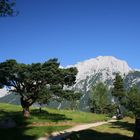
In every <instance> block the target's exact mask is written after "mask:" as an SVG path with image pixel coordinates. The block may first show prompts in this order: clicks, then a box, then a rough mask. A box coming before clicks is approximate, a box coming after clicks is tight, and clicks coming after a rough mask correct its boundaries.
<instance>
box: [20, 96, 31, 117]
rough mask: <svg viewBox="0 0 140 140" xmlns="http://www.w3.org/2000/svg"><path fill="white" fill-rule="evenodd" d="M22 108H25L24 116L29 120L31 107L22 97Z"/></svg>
mask: <svg viewBox="0 0 140 140" xmlns="http://www.w3.org/2000/svg"><path fill="white" fill-rule="evenodd" d="M21 106H22V108H23V116H24V117H26V118H28V117H29V116H30V111H29V107H30V105H29V103H28V102H27V101H26V100H25V99H24V98H23V97H21Z"/></svg>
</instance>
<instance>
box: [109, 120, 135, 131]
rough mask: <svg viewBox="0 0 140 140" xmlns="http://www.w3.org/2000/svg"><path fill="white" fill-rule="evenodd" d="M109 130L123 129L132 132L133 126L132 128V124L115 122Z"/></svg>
mask: <svg viewBox="0 0 140 140" xmlns="http://www.w3.org/2000/svg"><path fill="white" fill-rule="evenodd" d="M111 128H123V129H125V130H128V131H132V132H133V131H134V128H135V126H134V124H133V123H129V122H122V121H117V122H113V123H112V127H111Z"/></svg>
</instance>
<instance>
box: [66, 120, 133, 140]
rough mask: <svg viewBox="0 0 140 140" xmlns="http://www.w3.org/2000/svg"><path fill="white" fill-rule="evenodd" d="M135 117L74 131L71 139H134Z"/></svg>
mask: <svg viewBox="0 0 140 140" xmlns="http://www.w3.org/2000/svg"><path fill="white" fill-rule="evenodd" d="M133 129H134V119H131V118H125V119H123V120H121V121H117V122H114V123H109V124H105V125H101V126H98V127H94V128H91V129H87V130H83V131H79V132H76V133H72V134H71V135H70V136H69V137H68V138H69V140H132V136H133ZM68 138H67V139H68Z"/></svg>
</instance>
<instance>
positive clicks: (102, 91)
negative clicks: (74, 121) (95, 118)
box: [90, 83, 111, 113]
mask: <svg viewBox="0 0 140 140" xmlns="http://www.w3.org/2000/svg"><path fill="white" fill-rule="evenodd" d="M110 105H111V102H110V99H109V92H108V88H107V86H106V85H104V84H103V83H98V84H97V85H95V86H93V87H92V89H91V91H90V106H91V111H92V112H95V113H108V112H109V106H110Z"/></svg>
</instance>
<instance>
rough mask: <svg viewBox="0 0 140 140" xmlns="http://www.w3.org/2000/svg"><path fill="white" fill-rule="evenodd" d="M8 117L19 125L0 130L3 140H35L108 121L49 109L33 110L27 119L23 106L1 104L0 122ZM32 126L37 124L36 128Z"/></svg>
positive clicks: (100, 116)
mask: <svg viewBox="0 0 140 140" xmlns="http://www.w3.org/2000/svg"><path fill="white" fill-rule="evenodd" d="M7 117H10V118H13V119H14V120H15V121H16V123H17V127H16V128H12V129H0V136H1V137H0V138H1V139H3V140H15V139H18V140H28V139H29V140H35V139H36V138H38V137H42V136H44V135H45V134H46V135H47V134H50V133H52V132H54V131H60V130H64V129H67V128H69V127H71V126H72V125H73V124H78V123H89V122H97V121H103V120H107V119H108V117H107V116H105V115H96V114H93V113H85V112H80V111H70V110H57V109H49V108H43V109H42V113H39V110H38V109H36V108H31V116H30V117H29V118H28V119H25V118H24V117H23V114H22V108H21V106H16V105H11V104H3V103H0V120H1V119H4V118H7ZM40 123H42V124H43V123H45V124H48V126H47V125H45V126H40V125H38V124H40ZM65 123H66V124H65ZM32 124H36V126H33V125H32ZM62 124H63V125H62Z"/></svg>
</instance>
